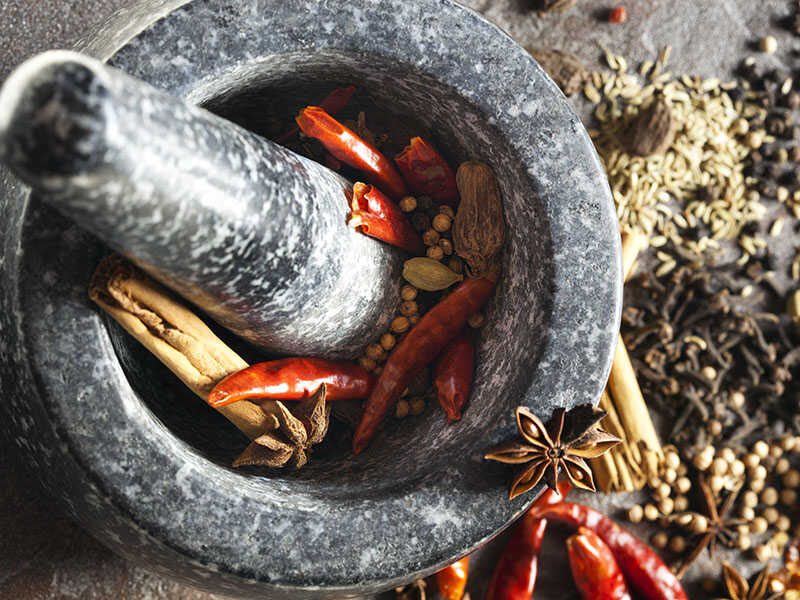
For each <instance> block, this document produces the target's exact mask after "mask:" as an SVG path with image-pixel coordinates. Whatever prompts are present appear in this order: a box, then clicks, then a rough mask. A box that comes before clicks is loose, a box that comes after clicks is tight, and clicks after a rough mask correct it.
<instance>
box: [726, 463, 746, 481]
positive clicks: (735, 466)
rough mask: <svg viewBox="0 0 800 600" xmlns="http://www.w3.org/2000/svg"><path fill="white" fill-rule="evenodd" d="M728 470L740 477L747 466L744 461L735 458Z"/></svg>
mask: <svg viewBox="0 0 800 600" xmlns="http://www.w3.org/2000/svg"><path fill="white" fill-rule="evenodd" d="M728 472H729V473H730V474H731V476H732V477H734V478H736V479H739V478H741V477H742V475H744V472H745V468H744V463H743V462H742V461H740V460H735V461H733V462H732V463H731V466H730V469H728Z"/></svg>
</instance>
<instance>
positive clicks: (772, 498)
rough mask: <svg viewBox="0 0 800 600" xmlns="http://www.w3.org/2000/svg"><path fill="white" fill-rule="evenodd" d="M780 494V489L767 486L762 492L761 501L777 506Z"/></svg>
mask: <svg viewBox="0 0 800 600" xmlns="http://www.w3.org/2000/svg"><path fill="white" fill-rule="evenodd" d="M779 498H780V496H779V495H778V490H776V489H775V488H774V487H768V488H765V489H764V491H763V492H761V502H763V503H764V504H766V505H767V506H775V505H776V504H777V503H778V499H779Z"/></svg>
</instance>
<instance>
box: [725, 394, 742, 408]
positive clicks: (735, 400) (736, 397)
mask: <svg viewBox="0 0 800 600" xmlns="http://www.w3.org/2000/svg"><path fill="white" fill-rule="evenodd" d="M729 399H730V402H731V404H732V405H733V406H735V407H737V408H742V407H743V406H744V402H745V398H744V394H743V393H742V392H733V393H732V394H731V395H730V398H729Z"/></svg>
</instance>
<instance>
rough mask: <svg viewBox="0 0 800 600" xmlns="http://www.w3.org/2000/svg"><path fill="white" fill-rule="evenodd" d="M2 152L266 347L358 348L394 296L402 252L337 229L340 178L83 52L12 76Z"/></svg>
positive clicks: (70, 209)
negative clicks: (84, 54)
mask: <svg viewBox="0 0 800 600" xmlns="http://www.w3.org/2000/svg"><path fill="white" fill-rule="evenodd" d="M0 161H2V162H3V163H5V164H6V165H7V166H8V167H9V168H10V169H11V170H12V171H13V172H14V173H15V174H16V175H17V176H18V177H19V178H20V179H22V180H23V181H24V182H25V183H27V184H28V185H30V186H31V187H32V188H33V189H34V191H35V192H36V196H37V198H39V199H40V200H42V201H44V202H46V203H47V204H49V205H51V206H52V207H54V208H55V209H56V210H58V211H59V212H60V213H62V214H63V215H64V216H66V217H68V218H70V219H72V220H74V221H75V222H76V223H78V224H79V225H80V226H81V227H83V228H85V229H87V230H89V231H90V232H92V233H93V234H95V235H96V236H97V237H98V238H100V239H101V240H102V241H103V242H105V243H106V244H107V245H108V246H110V247H111V248H113V249H115V250H117V251H119V252H121V253H122V254H124V255H125V256H127V257H128V258H130V259H131V260H133V261H134V262H136V263H137V264H138V265H139V266H140V267H141V268H142V269H144V270H145V271H147V272H148V273H150V274H151V275H152V276H153V277H155V278H156V279H158V280H159V281H161V282H162V283H164V284H165V285H167V286H168V287H169V288H171V289H173V290H174V291H175V292H177V293H178V294H180V295H181V296H183V297H185V298H187V299H188V300H190V301H191V302H193V303H194V304H195V305H196V306H198V307H199V308H201V309H202V310H203V311H204V312H205V313H207V314H208V315H209V316H210V317H211V318H213V319H214V320H215V321H216V322H218V323H219V324H221V325H223V326H224V327H226V328H227V329H229V330H230V331H232V332H233V333H235V334H237V335H239V336H241V337H242V338H244V339H246V340H248V341H249V342H251V343H253V344H255V345H256V346H258V347H260V348H263V349H265V350H267V351H269V352H271V353H280V354H294V355H312V356H320V357H327V358H354V357H356V356H358V354H359V351H360V350H361V349H363V347H364V346H365V344H366V343H368V342H369V341H370V340H372V339H374V338H375V337H376V336H377V334H378V333H379V332H380V331H382V330H384V329H385V328H386V327H387V326H388V324H389V322H390V320H391V318H392V316H393V313H394V312H395V310H396V308H397V305H398V303H399V293H398V288H399V285H400V272H401V269H402V261H403V259H404V255H403V253H402V252H401V251H399V250H396V249H394V248H391V247H389V246H386V245H385V244H382V243H380V242H377V241H375V240H373V239H370V238H367V237H365V236H363V235H361V234H359V233H356V232H355V231H353V230H352V229H350V228H348V227H347V224H346V216H347V210H348V209H347V198H346V196H345V192H346V190H348V189H349V188H350V184H349V183H348V182H347V181H346V180H345V179H344V178H342V177H340V176H339V175H338V174H336V173H334V172H333V171H331V170H329V169H327V168H325V167H324V166H322V165H319V164H317V163H315V162H313V161H311V160H308V159H306V158H304V157H301V156H298V155H296V154H294V153H293V152H291V151H289V150H287V149H285V148H283V147H281V146H279V145H277V144H274V143H272V142H270V141H269V140H266V139H263V138H261V137H259V136H257V135H255V134H253V133H251V132H249V131H247V130H245V129H243V128H241V127H239V126H237V125H235V124H233V123H230V122H228V121H226V120H224V119H221V118H219V117H217V116H215V115H213V114H211V113H210V112H208V111H206V110H203V109H202V108H198V107H195V106H190V105H187V104H185V103H184V102H182V101H181V100H179V99H176V98H174V97H172V96H169V95H167V94H165V93H163V92H161V91H159V90H157V89H155V88H153V87H151V86H150V85H148V84H146V83H144V82H142V81H139V80H137V79H134V78H132V77H130V76H128V75H125V74H124V73H122V72H120V71H117V70H115V69H112V68H110V67H108V66H106V65H104V64H102V63H100V62H98V61H96V60H94V59H91V58H88V57H86V56H83V55H81V54H77V53H74V52H66V51H52V52H47V53H45V54H42V55H39V56H37V57H34V58H32V59H31V60H29V61H27V62H26V63H24V64H23V65H22V66H20V67H19V68H18V69H17V70H16V71H15V72H14V73H13V74H12V75H11V76H10V77H9V78H8V80H7V81H6V83H5V84H4V86H3V88H2V90H0Z"/></svg>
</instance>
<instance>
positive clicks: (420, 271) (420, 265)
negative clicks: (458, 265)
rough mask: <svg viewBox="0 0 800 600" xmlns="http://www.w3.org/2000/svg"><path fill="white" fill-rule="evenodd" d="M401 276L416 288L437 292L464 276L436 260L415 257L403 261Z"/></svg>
mask: <svg viewBox="0 0 800 600" xmlns="http://www.w3.org/2000/svg"><path fill="white" fill-rule="evenodd" d="M403 278H404V279H405V280H406V281H408V283H410V284H411V285H413V286H414V287H416V288H419V289H421V290H424V291H426V292H438V291H441V290H446V289H447V288H449V287H450V286H451V285H453V284H454V283H457V282H459V281H461V280H462V279H464V276H463V275H459V274H458V273H456V272H455V271H452V270H451V269H448V268H447V267H446V266H444V265H443V264H442V263H440V262H439V261H438V260H434V259H432V258H426V257H417V258H412V259H410V260H407V261H406V262H405V264H404V265H403Z"/></svg>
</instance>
